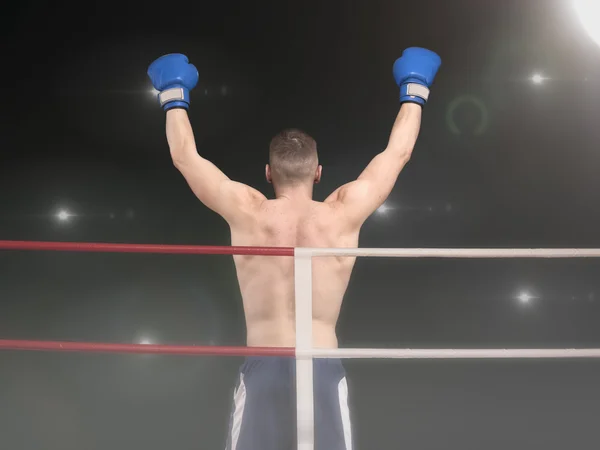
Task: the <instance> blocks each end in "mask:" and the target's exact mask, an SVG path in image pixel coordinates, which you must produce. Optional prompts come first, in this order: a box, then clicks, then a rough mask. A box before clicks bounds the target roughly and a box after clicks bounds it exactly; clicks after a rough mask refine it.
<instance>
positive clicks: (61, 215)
mask: <svg viewBox="0 0 600 450" xmlns="http://www.w3.org/2000/svg"><path fill="white" fill-rule="evenodd" d="M71 216H72V214H70V213H69V212H68V211H65V210H64V209H61V210H60V211H58V212H57V213H56V218H57V219H58V220H60V221H61V222H66V221H67V220H69V218H70V217H71Z"/></svg>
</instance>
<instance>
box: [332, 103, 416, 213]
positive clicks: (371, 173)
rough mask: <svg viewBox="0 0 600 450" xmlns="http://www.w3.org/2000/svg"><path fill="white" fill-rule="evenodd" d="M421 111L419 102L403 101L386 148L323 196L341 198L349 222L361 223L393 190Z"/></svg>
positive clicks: (411, 145)
mask: <svg viewBox="0 0 600 450" xmlns="http://www.w3.org/2000/svg"><path fill="white" fill-rule="evenodd" d="M421 115H422V108H421V106H419V105H416V104H414V103H404V104H403V105H402V107H401V108H400V112H399V113H398V116H397V117H396V121H395V122H394V126H393V128H392V132H391V135H390V139H389V142H388V145H387V147H386V149H385V150H384V151H382V152H381V153H379V154H378V155H377V156H375V157H374V158H373V159H372V160H371V162H370V163H369V164H368V165H367V167H366V168H365V169H364V170H363V172H362V173H361V174H360V176H359V177H358V178H357V179H356V180H355V181H352V182H350V183H348V184H345V185H344V186H342V187H340V188H339V189H338V190H337V191H335V192H334V193H333V194H331V195H330V196H329V198H328V199H327V200H326V202H331V201H337V202H340V203H341V204H342V205H343V206H344V210H345V213H346V216H347V217H348V219H349V220H350V222H351V223H352V224H357V225H359V224H362V222H364V220H366V219H367V217H369V216H370V215H371V214H372V213H373V212H374V211H375V210H376V209H377V208H379V207H380V206H381V205H382V204H383V202H384V201H385V200H386V199H387V197H388V196H389V195H390V192H392V189H393V188H394V185H395V184H396V180H397V179H398V176H399V175H400V172H401V171H402V169H403V168H404V166H405V165H406V163H408V161H409V159H410V156H411V154H412V151H413V148H414V146H415V143H416V142H417V137H418V135H419V129H420V127H421Z"/></svg>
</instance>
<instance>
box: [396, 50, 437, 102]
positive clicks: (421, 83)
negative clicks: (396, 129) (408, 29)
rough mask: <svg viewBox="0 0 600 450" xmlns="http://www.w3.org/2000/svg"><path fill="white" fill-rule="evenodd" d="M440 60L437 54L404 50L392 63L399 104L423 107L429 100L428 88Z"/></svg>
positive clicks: (427, 51) (426, 51) (429, 51)
mask: <svg viewBox="0 0 600 450" xmlns="http://www.w3.org/2000/svg"><path fill="white" fill-rule="evenodd" d="M441 65H442V59H441V58H440V57H439V56H438V55H437V53H434V52H432V51H431V50H427V49H424V48H419V47H411V48H407V49H406V50H404V52H403V53H402V56H401V57H400V58H398V59H397V60H396V62H395V63H394V79H395V80H396V84H397V85H398V86H399V87H400V102H401V103H406V102H411V103H418V104H419V105H421V106H423V105H424V104H425V103H427V99H428V98H429V87H430V86H431V84H432V83H433V79H434V78H435V75H436V74H437V71H438V70H439V68H440V66H441Z"/></svg>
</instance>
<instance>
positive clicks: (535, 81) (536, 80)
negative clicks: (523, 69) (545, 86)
mask: <svg viewBox="0 0 600 450" xmlns="http://www.w3.org/2000/svg"><path fill="white" fill-rule="evenodd" d="M545 79H546V78H544V77H543V76H542V75H541V74H539V73H535V74H533V75H532V76H531V81H532V82H533V84H542V83H543V82H544V80H545Z"/></svg>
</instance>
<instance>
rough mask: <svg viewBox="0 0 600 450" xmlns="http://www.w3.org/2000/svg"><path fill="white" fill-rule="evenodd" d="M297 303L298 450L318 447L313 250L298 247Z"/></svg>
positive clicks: (295, 270)
mask: <svg viewBox="0 0 600 450" xmlns="http://www.w3.org/2000/svg"><path fill="white" fill-rule="evenodd" d="M294 283H295V294H296V295H295V302H296V414H297V433H298V435H297V437H298V450H314V442H315V430H314V426H315V418H314V391H313V357H312V347H313V340H312V253H311V251H310V250H306V249H302V248H296V249H295V250H294Z"/></svg>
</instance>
